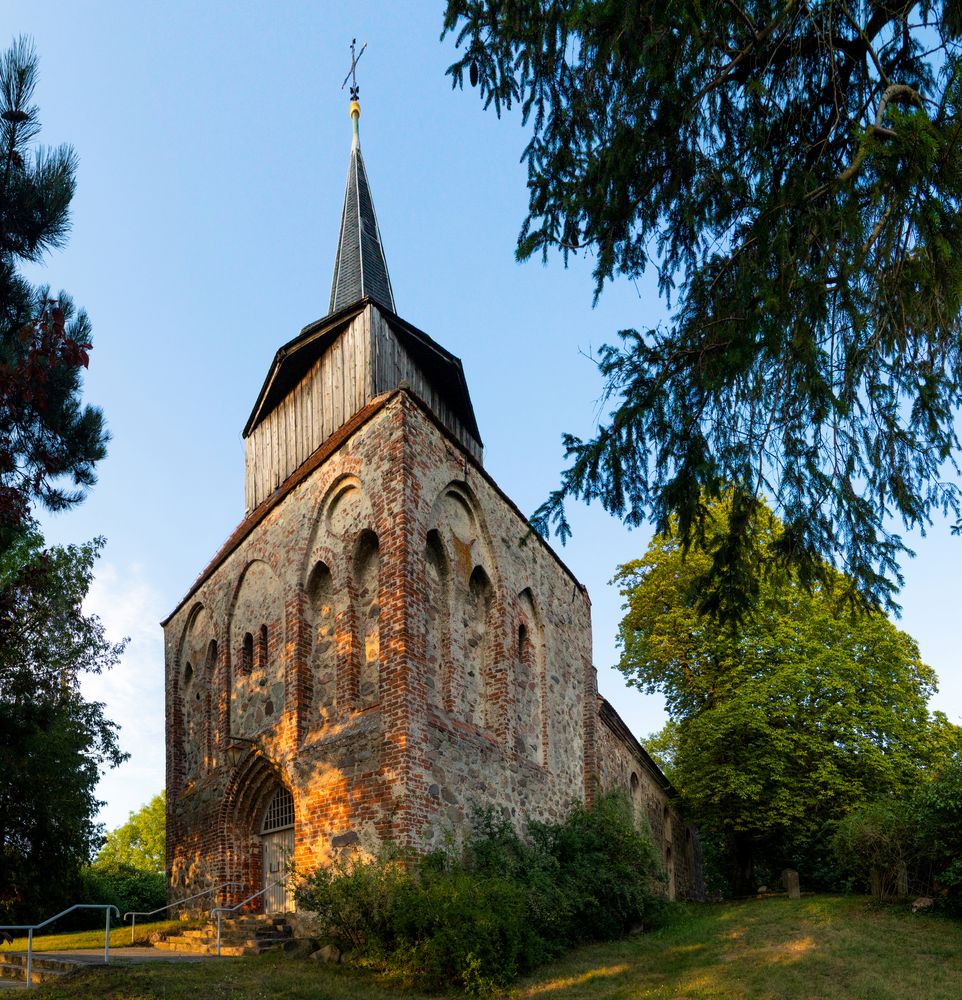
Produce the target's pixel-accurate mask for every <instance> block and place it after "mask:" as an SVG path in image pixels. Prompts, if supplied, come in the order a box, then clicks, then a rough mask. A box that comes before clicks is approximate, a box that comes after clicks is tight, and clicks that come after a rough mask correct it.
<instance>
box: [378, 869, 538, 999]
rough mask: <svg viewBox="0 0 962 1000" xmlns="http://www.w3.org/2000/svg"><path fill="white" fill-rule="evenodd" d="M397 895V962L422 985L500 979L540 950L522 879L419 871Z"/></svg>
mask: <svg viewBox="0 0 962 1000" xmlns="http://www.w3.org/2000/svg"><path fill="white" fill-rule="evenodd" d="M396 903H397V905H396V907H395V909H394V913H393V917H394V921H393V924H394V926H393V928H392V929H393V931H394V933H395V935H396V938H395V944H396V950H395V964H396V966H397V967H398V968H399V969H400V970H401V971H403V972H404V973H405V977H406V978H409V979H410V980H411V981H413V982H416V983H418V984H419V985H421V986H423V987H425V988H427V989H441V988H443V987H444V986H446V985H448V984H449V983H452V982H456V983H458V984H460V985H462V986H468V987H471V988H473V989H474V991H475V992H477V991H478V990H479V988H480V989H481V990H482V991H483V987H484V985H485V984H490V985H491V986H502V985H504V984H505V983H507V982H510V980H512V979H513V978H514V977H515V976H516V975H517V974H518V972H519V971H522V970H524V969H528V968H531V967H532V965H533V964H534V961H535V959H536V956H538V955H540V954H541V952H542V950H543V949H542V943H541V940H540V937H539V935H538V932H537V929H536V928H535V927H534V926H533V925H532V924H531V922H530V920H529V908H528V899H527V894H526V893H525V890H524V887H523V886H521V885H519V884H518V883H517V882H513V881H511V880H509V879H506V878H497V877H494V876H487V875H478V874H477V873H474V872H467V871H450V872H434V873H428V874H424V873H422V875H421V878H420V879H419V880H418V881H417V882H412V883H410V884H409V885H408V886H407V888H406V891H405V892H403V893H401V894H400V895H399V896H398V897H397V899H396Z"/></svg>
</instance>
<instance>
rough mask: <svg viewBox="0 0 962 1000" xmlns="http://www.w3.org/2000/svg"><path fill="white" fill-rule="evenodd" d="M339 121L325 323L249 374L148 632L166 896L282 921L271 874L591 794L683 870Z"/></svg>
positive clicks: (575, 617) (529, 814) (542, 812)
mask: <svg viewBox="0 0 962 1000" xmlns="http://www.w3.org/2000/svg"><path fill="white" fill-rule="evenodd" d="M350 115H351V121H352V126H353V136H352V143H351V150H350V158H349V163H348V175H347V183H346V186H345V192H344V205H343V211H342V217H341V225H340V231H339V234H338V239H337V248H336V256H335V265H334V274H333V280H332V285H331V295H330V303H329V311H328V314H327V315H326V316H324V317H323V318H322V319H320V320H318V321H316V322H314V323H311V324H310V325H308V326H306V327H305V328H304V329H303V330H302V331H301V332H300V334H298V336H297V337H295V338H294V339H293V340H291V341H289V342H288V343H286V344H285V345H284V346H282V347H281V348H280V349H279V350H278V351H277V353H276V355H275V356H274V360H273V362H272V364H271V366H270V370H269V371H268V373H267V377H266V378H265V380H264V383H263V385H262V387H261V389H260V392H259V393H258V395H257V398H256V400H255V402H254V406H253V409H252V411H251V414H250V417H249V419H248V421H247V424H246V426H245V427H244V431H243V438H244V448H245V464H246V477H245V501H246V503H245V516H244V519H243V520H242V521H241V523H240V524H239V525H238V526H237V527H236V528H235V530H234V531H233V532H232V534H231V535H230V536H229V538H228V539H227V541H226V542H225V543H224V545H223V546H222V548H221V549H220V551H219V552H218V553H217V554H216V555H215V556H214V558H213V559H212V560H211V562H210V563H209V564H208V565H207V567H206V568H205V569H204V570H203V572H202V573H201V574H200V576H199V577H198V578H197V580H196V581H195V582H194V584H193V585H192V586H191V587H190V589H189V590H188V592H187V594H186V595H185V597H184V598H183V600H182V601H181V602H180V603H179V604H178V606H177V608H176V609H175V610H174V611H173V612H172V614H171V615H170V616H169V617H168V618H167V620H166V621H165V622H164V623H163V625H164V634H165V647H166V697H167V802H168V828H167V829H168V834H167V844H168V874H169V879H170V896H171V899H172V900H175V899H181V898H183V897H186V896H188V895H190V894H191V893H192V892H198V891H200V890H201V889H204V888H207V887H214V886H218V885H220V884H221V883H224V882H226V881H228V880H231V881H236V882H238V883H240V884H241V885H242V886H243V890H244V891H243V892H241V891H239V890H238V891H235V892H232V893H221V897H222V899H226V898H231V899H233V900H235V901H236V900H239V899H241V898H244V897H245V896H247V895H250V894H251V893H253V892H255V891H257V890H259V889H261V888H264V889H265V890H266V891H265V893H264V894H263V896H262V897H260V898H261V899H262V900H263V902H262V905H263V907H264V909H265V910H267V911H269V912H279V911H284V910H290V909H291V906H292V901H291V898H290V896H289V894H288V892H287V890H286V889H285V887H284V885H283V884H282V883H283V875H284V872H285V870H286V864H287V860H288V859H289V858H291V857H293V860H294V862H295V863H296V865H297V867H298V868H299V869H300V870H302V871H303V870H307V869H310V868H312V867H315V866H317V865H319V864H323V863H324V862H325V861H326V860H327V859H329V858H330V857H331V855H332V852H336V851H340V850H344V849H347V848H352V847H357V848H358V849H361V850H374V849H376V847H377V846H378V845H379V844H381V843H384V842H386V841H391V842H393V843H395V844H398V845H400V846H402V847H409V848H414V849H430V848H432V847H434V846H439V845H441V844H442V843H444V842H445V840H446V839H447V838H448V837H449V836H450V835H451V834H453V835H454V836H455V837H457V836H459V835H460V834H461V833H462V832H463V831H464V830H465V828H466V825H467V822H468V820H469V819H470V816H471V813H472V811H473V810H474V808H475V807H477V806H482V807H487V806H492V807H495V808H500V809H504V810H505V811H506V812H507V814H508V815H510V816H511V817H513V818H514V819H515V820H516V821H517V822H519V823H521V822H523V820H524V818H531V819H539V820H558V819H561V818H562V817H563V816H564V815H565V813H566V811H567V809H568V807H569V806H570V804H571V803H572V802H573V801H577V800H584V799H589V800H590V799H591V797H592V796H593V795H594V794H595V793H596V791H597V789H598V788H600V787H611V786H613V785H618V786H620V787H622V788H624V789H625V791H626V792H627V793H628V794H630V795H632V797H633V799H634V801H635V803H636V807H637V809H638V815H639V817H641V816H642V815H647V817H648V821H649V823H650V824H651V826H652V828H653V830H654V831H655V836H656V839H658V837H661V838H662V840H663V841H665V844H664V847H665V848H667V857H668V858H669V859H670V858H671V857H672V856H674V858H676V859H677V858H683V859H684V858H686V857H688V855H690V854H691V851H690V849H689V848H690V837H689V838H688V841H689V842H688V843H687V846H686V832H685V828H684V826H683V824H682V823H681V822H679V821H677V820H676V821H675V822H674V824H672V823H671V821H670V819H669V812H670V801H669V800H670V798H671V796H672V791H671V788H670V785H669V784H668V782H667V781H666V779H665V778H664V776H663V775H662V774H661V772H660V771H659V770H658V769H657V767H655V765H654V764H653V762H651V760H650V758H648V756H647V754H645V753H644V750H643V749H642V748H641V747H640V746H639V745H638V744H637V741H635V740H634V738H633V737H632V736H631V734H630V732H628V730H627V728H626V727H624V724H623V723H622V722H621V720H620V719H618V718H617V716H616V715H615V713H614V711H613V709H611V707H610V706H609V705H607V703H606V702H604V701H603V700H600V699H599V697H598V693H597V688H596V681H595V672H594V669H593V667H592V664H591V620H590V602H589V600H588V595H587V592H586V591H585V588H584V587H583V586H582V585H581V584H580V583H578V581H577V580H576V579H575V578H574V576H573V575H572V574H571V572H570V570H568V568H567V567H566V566H565V565H564V564H563V563H562V562H561V560H560V559H559V558H558V556H557V555H556V554H555V553H554V551H553V550H552V549H551V548H550V546H548V545H547V544H546V543H545V542H544V541H543V540H542V539H540V538H538V537H536V536H535V537H530V536H529V540H528V543H527V544H521V540H522V538H523V537H525V536H527V535H528V525H527V522H526V519H525V518H524V516H523V515H522V514H521V512H520V511H519V510H518V509H517V507H515V505H514V504H513V503H512V502H511V501H510V500H509V498H508V497H507V496H506V495H505V494H504V493H503V492H502V491H501V490H500V489H499V487H498V486H497V484H496V483H495V482H494V481H493V480H492V479H491V477H490V476H489V475H488V474H487V473H486V472H485V470H484V467H483V464H482V457H483V455H482V444H481V437H480V433H479V430H478V426H477V422H476V420H475V416H474V410H473V408H472V405H471V398H470V395H469V393H468V387H467V384H466V382H465V378H464V373H463V370H462V367H461V362H460V361H459V360H458V359H457V358H456V357H454V355H452V354H451V353H449V352H448V351H447V350H445V349H444V348H443V347H442V346H441V345H440V344H438V343H436V342H435V341H434V340H433V339H432V338H431V337H429V336H428V335H427V334H426V333H424V332H422V331H421V330H419V329H417V328H416V327H414V326H413V325H411V324H410V323H408V322H407V321H405V320H403V319H401V317H400V316H398V315H397V313H396V311H395V303H394V294H393V289H392V287H391V280H390V276H389V272H388V266H387V260H386V257H385V253H384V246H383V243H382V240H381V234H380V230H379V228H378V224H377V218H376V215H375V212H374V202H373V198H372V195H371V187H370V184H369V182H368V177H367V172H366V169H365V165H364V160H363V157H362V155H361V146H360V139H359V118H360V107H359V104H358V101H357V94H356V89H355V90H354V91H353V92H352V101H351V105H350ZM619 726H620V729H619ZM673 831H674V832H673ZM666 838H667V840H666ZM693 857H694V856H693V855H692V859H693ZM673 866H674V867H673V873H674V879H675V884H676V885H679V886H684V885H686V884H688V882H691V881H692V872H693V871H694V861H693V860H692V863H691V864H687V863H682V864H681V865H679V864H678V863H677V862H673ZM205 905H210V904H209V903H207V902H205ZM259 905H261V904H259Z"/></svg>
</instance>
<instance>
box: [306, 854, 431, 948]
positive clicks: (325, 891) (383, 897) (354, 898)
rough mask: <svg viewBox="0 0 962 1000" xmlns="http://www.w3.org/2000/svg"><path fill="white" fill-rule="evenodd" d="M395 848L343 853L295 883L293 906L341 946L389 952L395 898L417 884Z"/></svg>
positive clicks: (392, 935) (324, 937)
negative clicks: (370, 854) (368, 855)
mask: <svg viewBox="0 0 962 1000" xmlns="http://www.w3.org/2000/svg"><path fill="white" fill-rule="evenodd" d="M414 879H415V876H414V874H413V873H412V872H411V871H410V870H409V869H408V868H407V867H406V866H405V865H404V863H403V860H402V858H401V857H400V856H399V855H398V854H397V853H396V852H394V851H384V852H382V853H381V854H380V855H378V856H377V857H374V858H365V857H363V856H361V855H359V854H341V855H338V856H337V857H335V858H334V860H333V861H332V862H331V863H330V864H329V865H326V866H324V867H321V868H318V869H317V870H316V871H314V872H313V873H312V874H311V875H310V876H309V877H308V878H306V879H303V880H302V881H301V883H300V885H299V886H298V888H297V892H296V898H297V906H298V909H300V910H306V911H308V912H309V913H311V914H312V915H313V918H314V922H315V924H316V930H317V933H318V934H319V935H320V937H322V938H323V939H324V941H325V942H327V943H330V944H334V945H336V946H337V947H338V948H340V949H341V951H351V950H355V951H357V952H359V953H368V954H377V955H381V954H387V953H390V952H391V951H392V950H393V949H394V947H395V932H394V924H395V919H396V918H395V910H396V908H397V897H398V895H399V893H400V892H401V891H402V890H403V889H405V888H410V887H413V886H414V884H415V881H414Z"/></svg>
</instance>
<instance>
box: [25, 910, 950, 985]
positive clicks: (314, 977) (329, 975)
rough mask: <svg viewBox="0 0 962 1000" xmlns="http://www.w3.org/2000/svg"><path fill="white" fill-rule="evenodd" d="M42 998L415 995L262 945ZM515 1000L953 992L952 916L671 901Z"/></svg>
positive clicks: (106, 973)
mask: <svg viewBox="0 0 962 1000" xmlns="http://www.w3.org/2000/svg"><path fill="white" fill-rule="evenodd" d="M35 996H37V997H38V998H43V1000H73V998H76V997H78V996H82V997H90V998H92V1000H120V998H123V1000H147V998H155V997H157V998H161V997H163V998H165V1000H188V998H189V1000H196V998H198V997H205V998H207V997H210V998H213V1000H226V998H228V997H229V998H237V1000H244V998H254V997H257V998H262V997H263V998H268V997H285V998H288V997H289V998H292V1000H301V998H303V1000H307V998H311V1000H359V998H364V1000H388V998H395V1000H399V998H402V997H403V998H408V1000H414V998H416V997H419V996H420V994H416V993H412V992H407V991H403V990H398V989H391V988H390V986H388V985H386V984H384V983H383V982H380V981H378V980H377V979H375V978H374V977H372V976H369V975H365V974H364V973H361V972H358V971H355V970H352V969H349V968H344V967H330V966H323V965H318V964H317V963H315V962H313V961H309V960H296V959H289V958H285V957H284V956H282V955H279V954H268V955H263V956H260V957H258V958H247V959H239V960H236V961H223V962H209V963H202V964H197V965H166V964H156V965H148V966H137V967H130V968H119V967H118V968H115V969H110V970H94V971H92V972H91V973H88V974H85V975H84V977H83V978H82V979H79V978H78V979H73V980H72V981H71V982H69V983H68V984H65V985H62V986H49V987H44V988H43V989H42V990H38V991H37V993H36V994H35ZM505 996H508V997H512V998H515V1000H529V998H530V1000H535V998H537V1000H541V998H543V1000H585V998H589V997H590V998H591V1000H642V998H671V1000H708V998H711V1000H716V998H718V1000H729V998H731V1000H734V998H759V1000H761V998H781V997H798V998H804V1000H842V998H845V1000H851V998H857V1000H919V998H924V1000H942V998H945V1000H957V998H959V997H960V996H962V924H959V923H957V922H953V921H949V920H945V919H943V918H940V917H937V916H932V915H921V914H920V915H917V916H913V915H912V914H910V913H908V912H907V911H906V910H904V909H898V910H897V909H887V908H886V909H876V908H875V907H873V906H872V905H871V903H870V902H868V901H867V900H865V899H862V898H843V897H833V896H812V897H805V898H803V899H802V900H800V901H796V902H792V901H790V900H787V899H782V898H770V899H762V900H750V901H747V902H739V903H717V904H709V905H703V906H684V907H679V908H678V910H677V912H676V913H675V915H674V916H673V917H672V919H671V921H670V922H669V923H668V924H667V925H666V926H665V927H663V928H662V929H660V930H659V931H657V932H655V933H652V934H646V935H640V936H637V937H632V938H629V939H627V940H624V941H617V942H614V943H611V944H604V945H593V946H591V947H587V948H582V949H579V950H578V951H576V952H572V953H571V954H570V955H568V956H567V957H565V958H564V959H562V960H561V961H558V962H555V963H554V964H552V965H550V966H546V967H545V968H543V969H541V970H540V971H539V972H538V973H537V974H535V975H533V976H530V977H528V978H527V979H525V980H523V981H521V982H520V983H518V984H516V985H515V986H514V987H513V988H512V989H511V990H510V991H509V992H508V993H507V994H505Z"/></svg>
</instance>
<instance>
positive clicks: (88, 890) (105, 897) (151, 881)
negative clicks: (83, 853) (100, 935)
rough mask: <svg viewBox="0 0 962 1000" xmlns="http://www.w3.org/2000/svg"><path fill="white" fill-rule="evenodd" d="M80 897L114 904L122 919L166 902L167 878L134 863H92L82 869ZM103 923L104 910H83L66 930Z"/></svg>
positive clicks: (89, 900) (82, 901) (82, 899)
mask: <svg viewBox="0 0 962 1000" xmlns="http://www.w3.org/2000/svg"><path fill="white" fill-rule="evenodd" d="M77 900H78V902H81V903H112V904H113V905H114V906H116V907H117V909H118V911H119V912H120V916H121V918H123V915H124V914H125V913H126V912H128V911H132V910H137V911H140V912H144V913H147V912H150V911H151V910H155V909H157V907H159V906H164V905H165V904H166V902H167V880H166V878H165V877H164V875H163V874H162V873H160V874H159V873H157V872H149V871H144V870H143V869H141V868H135V867H133V865H91V866H89V867H88V868H85V869H84V870H83V871H82V872H81V875H80V890H79V895H78V897H77ZM111 919H112V921H113V920H116V918H114V917H112V918H111ZM103 923H104V914H103V912H102V911H100V910H97V911H95V910H86V911H85V910H80V911H78V912H77V914H76V916H74V917H72V919H71V920H70V923H69V925H68V924H65V925H64V928H63V929H68V927H76V928H78V929H80V928H87V927H100V926H102V925H103Z"/></svg>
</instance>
